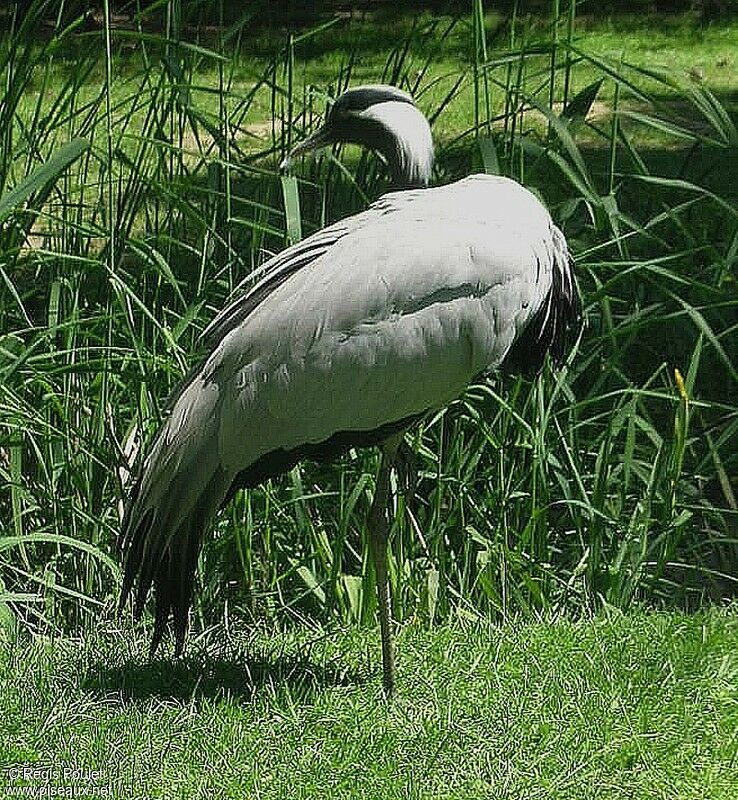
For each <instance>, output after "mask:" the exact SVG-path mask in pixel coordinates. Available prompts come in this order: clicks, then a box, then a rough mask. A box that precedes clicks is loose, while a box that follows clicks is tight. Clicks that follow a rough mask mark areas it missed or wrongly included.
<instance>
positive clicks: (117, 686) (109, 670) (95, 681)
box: [81, 654, 370, 704]
mask: <svg viewBox="0 0 738 800" xmlns="http://www.w3.org/2000/svg"><path fill="white" fill-rule="evenodd" d="M369 680H370V675H369V670H368V669H363V668H362V669H358V670H357V669H350V668H347V667H345V666H342V665H341V664H340V663H337V664H335V665H334V664H330V663H329V664H322V663H319V662H318V661H317V660H314V659H312V658H310V657H309V656H291V655H285V654H280V655H276V656H272V657H269V656H258V655H255V656H251V657H245V658H217V657H216V658H213V657H211V656H208V655H206V654H202V655H196V656H188V657H185V658H183V659H179V660H171V659H155V660H153V661H139V660H131V661H128V662H125V663H122V664H116V665H112V666H111V665H110V663H108V662H105V661H103V660H99V661H94V662H92V663H91V664H90V665H89V667H88V669H87V672H86V674H85V675H84V676H83V677H82V680H81V688H82V690H83V691H85V692H89V693H91V694H96V695H101V696H105V697H109V696H110V694H111V693H115V694H118V695H120V697H121V698H122V700H123V702H124V704H128V703H130V702H133V701H136V700H145V699H148V698H160V699H162V700H164V699H169V700H188V701H190V700H195V701H197V700H200V699H203V698H222V697H225V698H236V699H239V700H245V701H250V700H253V699H255V698H256V697H257V696H258V695H259V694H260V693H261V692H266V693H267V694H269V695H273V694H275V693H276V692H279V691H287V692H288V693H289V695H290V696H291V697H292V698H293V699H301V700H305V699H307V698H309V697H311V696H313V695H315V694H317V693H319V692H320V691H321V690H323V689H327V688H332V687H338V686H344V687H351V686H360V685H363V684H365V683H367V682H368V681H369Z"/></svg>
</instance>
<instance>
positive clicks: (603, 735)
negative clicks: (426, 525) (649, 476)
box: [0, 607, 738, 800]
mask: <svg viewBox="0 0 738 800" xmlns="http://www.w3.org/2000/svg"><path fill="white" fill-rule="evenodd" d="M736 611H737V609H736V608H735V607H733V608H731V609H728V610H720V611H718V610H713V611H705V612H701V613H699V614H696V615H693V616H685V615H682V614H678V613H674V614H667V613H658V614H654V613H650V614H646V613H641V612H638V613H634V614H631V615H626V616H622V615H619V614H615V615H613V616H611V617H610V618H607V617H604V616H603V617H599V618H597V619H596V620H594V621H586V622H571V621H567V620H562V619H559V620H555V621H548V622H542V623H510V624H507V625H505V626H502V627H493V626H489V625H487V624H486V623H481V622H471V621H459V622H456V623H455V624H453V625H450V626H446V627H442V628H438V629H435V630H427V629H424V628H423V627H421V626H419V625H414V624H410V625H407V626H406V627H404V628H403V630H402V631H401V633H400V636H399V642H398V647H399V669H400V690H399V696H398V698H397V699H396V701H395V702H394V703H393V705H392V706H391V707H390V708H387V707H386V705H385V703H384V701H383V698H382V695H381V690H380V681H379V658H378V655H379V647H378V641H377V636H376V635H375V632H374V631H366V630H360V629H351V630H348V631H345V632H338V633H331V634H328V635H323V634H320V633H315V632H314V633H313V634H312V635H311V636H309V635H308V634H306V633H305V632H303V633H301V634H299V635H298V636H297V637H295V636H293V635H282V636H279V637H278V638H269V636H268V635H266V634H265V633H254V632H249V633H243V634H239V633H237V632H234V631H233V630H231V631H230V632H226V631H224V630H222V629H221V630H218V631H212V632H211V633H210V634H209V635H208V636H207V637H206V638H207V640H206V639H205V638H202V637H201V639H200V640H199V641H195V642H194V643H192V644H191V645H190V648H189V655H188V656H187V658H185V659H184V660H183V661H180V662H170V661H158V662H156V663H154V664H152V665H150V664H148V663H147V662H146V659H145V650H146V638H145V635H144V633H143V632H139V633H135V634H132V633H130V632H129V631H125V632H124V631H120V630H117V629H114V628H113V627H112V626H111V625H109V624H108V625H106V626H101V628H100V629H99V630H98V631H97V632H95V633H93V634H92V635H90V636H89V637H87V638H86V639H84V640H81V641H80V640H75V639H60V640H57V641H55V642H50V641H36V642H33V643H30V644H29V643H19V644H13V645H9V644H7V643H6V644H4V645H3V646H2V647H1V648H0V677H1V678H2V680H1V682H0V686H1V687H2V688H0V763H2V764H4V765H7V767H8V768H11V767H12V768H18V767H20V766H21V765H25V766H27V767H31V766H34V765H35V766H38V767H48V768H50V769H51V770H52V775H51V783H52V785H56V786H61V785H62V784H63V783H64V778H63V770H64V768H68V769H69V768H76V769H79V770H83V771H85V770H86V771H90V770H96V771H98V772H99V774H95V773H92V779H93V783H92V784H91V786H92V789H93V790H92V791H90V792H89V794H75V795H74V796H75V797H77V796H85V797H99V796H105V795H104V793H105V792H108V794H107V796H115V797H126V798H130V797H146V798H150V797H186V798H201V797H202V798H205V797H243V798H266V797H285V798H303V797H367V798H369V797H371V798H420V797H434V798H439V797H444V798H446V797H448V798H462V797H463V798H482V797H494V798H503V797H510V798H585V797H593V798H594V797H597V798H604V797H607V798H682V799H684V798H698V797H700V798H713V799H715V798H726V800H727V798H735V797H736V796H738V795H737V793H738V614H737V613H736ZM206 653H207V654H209V655H207V654H206ZM54 770H57V771H59V772H62V777H61V778H57V777H55V775H54V773H53V771H54ZM0 781H3V782H4V788H3V791H4V794H3V797H10V796H14V795H11V794H10V792H11V788H10V787H17V786H20V785H23V783H24V781H22V780H20V779H18V778H16V772H15V771H12V772H11V771H9V770H8V769H6V770H5V771H4V772H3V773H0ZM26 783H28V784H30V785H34V786H37V787H38V786H41V785H42V783H43V780H42V777H38V778H36V779H31V780H30V781H27V782H26ZM2 785H3V784H0V786H2ZM67 785H72V786H74V787H75V789H76V791H77V792H79V791H80V790H81V787H82V786H83V783H82V779H80V778H76V779H75V778H73V777H68V780H67ZM64 796H67V795H64ZM68 796H72V795H71V794H70V795H68Z"/></svg>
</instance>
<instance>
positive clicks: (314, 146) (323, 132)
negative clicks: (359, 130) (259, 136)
mask: <svg viewBox="0 0 738 800" xmlns="http://www.w3.org/2000/svg"><path fill="white" fill-rule="evenodd" d="M335 141H336V139H335V137H334V136H333V134H332V132H331V130H330V128H329V127H328V126H327V125H321V127H320V128H318V130H317V131H315V133H314V134H313V135H312V136H308V138H307V139H305V140H303V141H302V142H300V143H299V144H297V145H295V147H293V148H292V150H290V152H289V153H288V155H287V158H285V159H284V161H282V163H281V164H280V165H279V171H280V172H287V171H288V170H290V169H292V164H293V163H294V161H295V159H296V158H297V157H298V156H301V155H304V154H305V153H312V152H313V151H315V150H320V149H321V148H323V147H328V146H330V145H332V144H334V142H335Z"/></svg>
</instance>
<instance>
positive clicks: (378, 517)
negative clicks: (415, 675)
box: [368, 434, 402, 699]
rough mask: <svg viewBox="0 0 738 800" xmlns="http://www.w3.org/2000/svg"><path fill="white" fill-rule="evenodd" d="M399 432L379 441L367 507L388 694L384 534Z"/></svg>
mask: <svg viewBox="0 0 738 800" xmlns="http://www.w3.org/2000/svg"><path fill="white" fill-rule="evenodd" d="M401 441H402V434H397V435H396V436H393V437H391V438H390V439H387V440H386V441H385V442H384V443H383V444H382V460H381V462H380V464H379V473H378V474H377V484H376V488H375V489H374V500H373V502H372V507H371V509H370V511H369V520H368V528H369V546H370V548H371V552H372V559H373V561H374V574H375V577H376V580H377V598H378V600H379V627H380V631H381V634H382V671H383V684H384V693H385V695H386V696H387V698H388V699H389V698H391V697H392V695H393V693H394V691H395V656H394V652H393V646H392V629H391V627H390V622H391V612H390V589H389V581H388V580H387V538H388V537H389V532H390V528H391V527H392V524H391V515H392V493H391V491H390V481H389V479H390V472H391V471H392V466H393V464H394V463H395V458H396V455H397V448H398V447H399V445H400V442H401Z"/></svg>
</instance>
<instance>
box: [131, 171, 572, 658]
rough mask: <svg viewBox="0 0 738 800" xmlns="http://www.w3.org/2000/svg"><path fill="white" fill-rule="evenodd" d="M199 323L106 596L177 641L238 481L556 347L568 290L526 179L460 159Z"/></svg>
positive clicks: (383, 427) (385, 426) (277, 264)
mask: <svg viewBox="0 0 738 800" xmlns="http://www.w3.org/2000/svg"><path fill="white" fill-rule="evenodd" d="M261 273H262V275H263V278H262V280H261V281H260V282H258V283H257V284H256V285H255V286H254V287H253V288H252V289H251V290H250V291H247V292H245V293H243V294H242V295H241V296H239V297H237V298H236V299H235V300H234V301H233V302H232V303H231V304H230V305H229V306H227V307H226V308H225V309H224V310H223V311H222V312H221V313H220V314H219V315H218V316H217V317H216V318H215V319H214V320H213V322H212V323H211V325H210V326H209V328H208V329H207V330H206V332H205V337H206V340H207V341H208V342H209V343H210V347H211V350H210V353H209V355H208V356H207V357H206V358H205V360H204V361H203V363H202V364H201V365H200V367H199V368H198V369H197V370H196V371H195V372H194V373H192V374H191V376H190V378H189V379H188V381H187V383H186V384H185V385H184V386H183V387H182V389H181V390H180V392H179V394H178V396H177V398H176V400H175V402H174V404H173V407H172V411H171V414H170V416H169V417H168V419H167V420H166V421H165V423H164V425H163V426H162V428H161V430H160V431H159V433H158V435H157V436H156V439H155V441H154V443H153V445H152V447H151V449H150V451H149V453H148V456H147V458H146V460H145V462H144V464H143V467H142V470H141V472H140V475H139V478H138V480H137V482H136V486H135V488H134V492H133V496H132V499H131V502H130V504H129V506H128V510H127V514H126V517H125V520H124V523H123V532H122V537H123V545H124V548H125V549H126V551H127V559H126V572H125V577H124V588H123V594H122V601H121V602H123V601H125V598H126V596H127V595H128V593H129V592H130V591H131V588H132V585H133V581H134V578H135V577H136V576H138V588H137V592H136V598H137V602H136V607H137V611H138V612H139V613H140V611H141V609H142V607H143V604H144V602H145V599H146V596H147V594H148V591H149V588H150V586H151V583H152V582H153V583H154V585H155V588H156V592H157V615H156V616H157V620H156V631H155V635H154V642H153V647H154V648H155V647H156V644H157V643H158V641H159V639H160V637H161V634H162V632H163V630H164V626H165V624H166V621H167V619H168V617H169V613H170V611H171V612H172V613H173V616H174V619H175V628H176V632H177V643H178V647H181V645H182V641H183V637H184V631H185V626H186V619H187V610H188V608H189V604H190V599H191V591H192V583H193V575H194V569H195V563H196V558H197V552H198V550H199V545H200V540H201V537H202V535H203V532H204V530H205V529H206V528H207V527H208V525H209V523H210V522H211V521H212V518H213V516H214V515H215V513H216V512H217V510H218V509H219V507H220V506H221V505H222V504H223V502H224V501H225V500H226V499H227V498H228V497H230V496H231V494H232V492H233V491H234V489H235V488H237V487H238V486H241V485H247V486H248V485H254V484H256V483H258V482H260V481H261V480H263V479H265V478H267V477H270V476H272V475H275V474H279V473H280V472H283V471H284V470H286V469H288V468H289V467H290V466H292V464H294V463H295V462H296V461H297V460H298V459H299V458H301V457H303V456H312V457H316V458H322V457H329V456H332V455H334V454H335V453H336V452H340V451H341V450H343V449H346V448H347V447H348V446H350V445H351V444H369V443H373V442H376V441H379V440H380V439H381V438H383V437H384V436H385V435H386V434H387V433H388V432H393V431H394V430H397V429H402V427H403V426H404V425H407V423H408V421H411V420H413V419H416V418H418V417H419V416H421V415H423V414H425V413H427V412H428V411H431V410H434V409H438V408H442V407H443V406H445V405H446V404H448V403H449V402H450V401H451V400H453V399H454V398H455V397H458V396H459V395H460V394H461V393H462V392H463V390H464V388H465V387H466V386H468V384H469V383H470V382H471V381H472V380H473V379H474V378H475V377H477V376H479V375H480V373H483V372H485V371H488V370H491V369H495V368H498V367H503V368H504V367H505V366H506V361H507V362H510V363H511V364H513V365H514V366H515V367H520V366H521V365H522V366H526V365H527V366H528V367H530V368H532V369H534V370H535V369H537V368H538V367H539V366H540V364H541V363H542V360H543V357H544V355H545V353H546V352H547V351H550V352H551V353H552V354H553V355H554V357H558V358H560V357H561V356H563V355H564V354H565V352H566V347H567V341H568V339H569V338H570V336H571V334H572V333H573V332H575V330H576V326H577V324H576V319H577V317H578V298H577V293H576V288H575V286H574V282H573V279H572V275H571V270H570V262H569V256H568V252H567V249H566V243H565V240H564V237H563V235H562V234H561V233H560V232H559V231H558V230H557V229H556V228H555V226H554V225H553V223H552V221H551V218H550V216H549V214H548V212H547V211H546V209H545V208H544V207H543V205H542V204H541V203H540V202H539V201H538V200H537V199H536V198H535V196H534V195H532V194H531V193H530V192H529V191H528V190H526V189H525V188H523V187H522V186H520V185H519V184H517V183H515V182H514V181H511V180H508V179H506V178H501V177H492V176H484V175H477V176H474V177H471V178H467V179H465V180H461V181H458V182H457V183H454V184H451V185H448V186H443V187H438V188H433V189H416V190H409V191H402V192H394V193H391V194H387V195H385V196H384V197H382V198H381V199H380V200H379V201H377V202H376V203H374V204H373V205H372V206H371V207H370V208H369V209H367V210H366V211H364V212H362V213H359V214H356V215H355V216H353V217H350V218H349V219H346V220H342V221H340V222H338V223H336V224H335V225H332V226H330V227H329V228H326V229H324V230H322V231H320V232H318V233H316V234H314V235H313V236H311V237H309V238H308V239H305V240H304V241H303V242H300V243H299V244H297V245H295V246H293V247H291V248H288V249H287V250H285V251H284V252H283V253H280V254H279V255H277V256H276V257H275V258H273V259H271V260H270V262H268V263H267V264H266V265H265V266H264V267H263V268H262V270H261Z"/></svg>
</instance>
